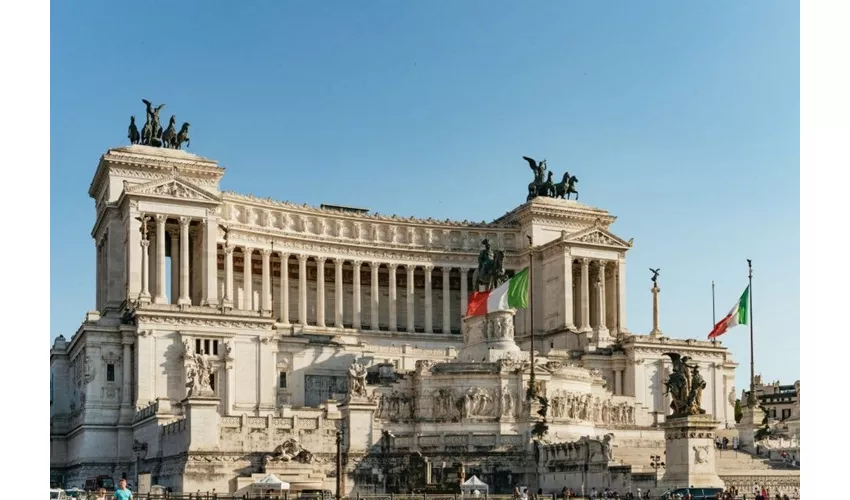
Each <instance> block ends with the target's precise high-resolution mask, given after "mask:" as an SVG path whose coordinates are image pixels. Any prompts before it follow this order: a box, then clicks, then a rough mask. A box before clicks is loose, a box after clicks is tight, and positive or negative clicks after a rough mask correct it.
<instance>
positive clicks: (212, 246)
mask: <svg viewBox="0 0 850 500" xmlns="http://www.w3.org/2000/svg"><path fill="white" fill-rule="evenodd" d="M202 222H203V223H204V240H203V246H202V248H203V254H202V255H203V258H202V259H201V260H202V263H201V265H202V266H204V267H203V272H202V273H201V276H202V277H203V283H204V284H203V294H202V295H203V297H202V304H204V305H207V306H213V307H215V306H218V218H217V217H216V215H215V210H214V209H209V210H207V218H206V219H203V220H202Z"/></svg>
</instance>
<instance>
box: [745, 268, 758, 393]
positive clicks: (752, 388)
mask: <svg viewBox="0 0 850 500" xmlns="http://www.w3.org/2000/svg"><path fill="white" fill-rule="evenodd" d="M747 267H748V268H749V271H750V273H749V278H750V289H749V296H750V308H749V309H750V310H749V311H747V312H748V316H749V318H747V319H748V320H749V322H750V394H749V396H748V397H747V406H749V407H750V408H755V406H756V362H755V355H754V352H753V350H754V348H753V261H752V259H747Z"/></svg>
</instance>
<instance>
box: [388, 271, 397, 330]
mask: <svg viewBox="0 0 850 500" xmlns="http://www.w3.org/2000/svg"><path fill="white" fill-rule="evenodd" d="M387 268H388V269H389V271H390V289H389V295H390V310H389V316H390V331H391V332H397V331H398V315H397V310H396V307H397V306H396V298H397V296H398V295H397V290H396V277H395V272H396V270H397V269H398V264H388V265H387Z"/></svg>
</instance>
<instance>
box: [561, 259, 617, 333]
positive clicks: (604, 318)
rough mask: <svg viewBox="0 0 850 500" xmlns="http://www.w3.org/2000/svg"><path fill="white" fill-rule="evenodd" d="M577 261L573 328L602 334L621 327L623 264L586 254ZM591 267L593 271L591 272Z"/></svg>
mask: <svg viewBox="0 0 850 500" xmlns="http://www.w3.org/2000/svg"><path fill="white" fill-rule="evenodd" d="M576 260H577V262H578V265H579V272H578V273H577V275H578V279H577V280H576V283H575V290H576V294H577V297H576V306H577V307H576V308H575V309H576V310H575V311H574V316H573V317H574V320H575V321H574V323H575V326H576V328H577V329H578V331H579V332H590V331H596V332H600V333H602V334H607V333H608V332H609V331H619V330H621V325H622V324H623V321H622V319H623V318H622V315H623V313H624V311H623V307H621V303H622V302H621V300H622V296H623V294H622V284H623V278H624V273H625V269H624V264H623V263H622V262H619V261H612V260H602V259H590V258H586V257H583V258H579V259H576ZM591 269H593V270H594V271H595V272H594V273H593V274H591ZM607 276H610V278H607ZM570 277H572V275H571V276H570ZM591 306H593V307H591ZM591 313H592V314H591Z"/></svg>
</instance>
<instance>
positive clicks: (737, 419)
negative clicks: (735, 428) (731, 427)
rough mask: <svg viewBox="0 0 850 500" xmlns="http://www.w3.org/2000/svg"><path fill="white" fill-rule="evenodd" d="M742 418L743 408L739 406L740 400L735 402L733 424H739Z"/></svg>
mask: <svg viewBox="0 0 850 500" xmlns="http://www.w3.org/2000/svg"><path fill="white" fill-rule="evenodd" d="M742 418H744V408H743V407H742V406H741V400H740V399H736V400H735V423H736V424H738V423H741V419H742Z"/></svg>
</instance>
